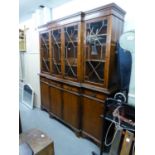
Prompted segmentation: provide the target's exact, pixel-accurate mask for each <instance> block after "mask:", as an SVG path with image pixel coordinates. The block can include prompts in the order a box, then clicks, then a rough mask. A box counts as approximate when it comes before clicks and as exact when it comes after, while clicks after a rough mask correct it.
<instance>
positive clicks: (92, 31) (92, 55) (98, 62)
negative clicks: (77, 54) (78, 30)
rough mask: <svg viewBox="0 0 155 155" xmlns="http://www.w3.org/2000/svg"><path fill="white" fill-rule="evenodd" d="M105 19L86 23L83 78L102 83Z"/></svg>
mask: <svg viewBox="0 0 155 155" xmlns="http://www.w3.org/2000/svg"><path fill="white" fill-rule="evenodd" d="M106 41H107V20H103V21H97V22H92V23H87V24H86V47H85V58H86V60H85V80H87V81H91V82H96V83H103V81H104V62H105V53H106Z"/></svg>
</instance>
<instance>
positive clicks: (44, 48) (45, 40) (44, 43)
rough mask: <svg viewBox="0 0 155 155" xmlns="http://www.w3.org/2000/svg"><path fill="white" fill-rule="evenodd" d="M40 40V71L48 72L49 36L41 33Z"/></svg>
mask: <svg viewBox="0 0 155 155" xmlns="http://www.w3.org/2000/svg"><path fill="white" fill-rule="evenodd" d="M40 38H41V53H42V71H44V72H50V69H49V68H50V67H49V65H50V64H49V34H48V32H47V33H43V34H41V35H40Z"/></svg>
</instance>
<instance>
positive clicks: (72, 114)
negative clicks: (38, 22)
mask: <svg viewBox="0 0 155 155" xmlns="http://www.w3.org/2000/svg"><path fill="white" fill-rule="evenodd" d="M124 15H125V11H124V10H123V9H121V8H120V7H119V6H117V5H116V4H114V3H111V4H108V5H105V6H102V7H99V8H96V9H93V10H90V11H86V12H79V13H76V14H73V15H70V16H67V17H64V18H61V19H58V20H55V21H51V22H49V23H47V24H46V25H43V26H41V27H39V30H40V31H39V34H40V62H41V70H40V88H41V108H42V109H44V110H46V111H47V112H48V113H49V115H50V116H51V117H54V118H56V119H57V120H59V121H61V122H62V123H64V124H65V125H66V126H68V127H70V128H71V129H72V130H73V131H75V133H76V134H77V135H78V136H82V137H87V138H89V139H91V140H93V141H94V142H96V143H97V144H100V142H101V135H102V132H101V131H102V127H103V126H102V123H104V122H102V121H103V120H102V118H101V114H103V112H104V101H105V99H106V98H107V97H109V96H111V95H113V94H114V93H115V92H116V90H117V80H116V79H117V78H116V74H115V73H116V67H117V64H116V42H117V41H118V39H119V36H120V35H121V33H122V31H123V22H124Z"/></svg>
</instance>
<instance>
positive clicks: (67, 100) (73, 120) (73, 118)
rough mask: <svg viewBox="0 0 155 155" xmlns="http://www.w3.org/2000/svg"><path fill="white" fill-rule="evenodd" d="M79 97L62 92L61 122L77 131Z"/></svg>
mask: <svg viewBox="0 0 155 155" xmlns="http://www.w3.org/2000/svg"><path fill="white" fill-rule="evenodd" d="M79 119H80V115H79V96H77V95H75V94H71V93H69V92H65V91H64V92H63V120H64V121H65V122H66V123H67V124H69V125H71V127H74V128H76V129H79Z"/></svg>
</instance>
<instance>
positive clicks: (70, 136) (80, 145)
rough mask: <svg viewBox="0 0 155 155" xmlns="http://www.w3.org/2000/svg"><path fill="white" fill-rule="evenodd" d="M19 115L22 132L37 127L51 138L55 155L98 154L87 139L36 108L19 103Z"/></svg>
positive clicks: (97, 149) (97, 148) (97, 150)
mask: <svg viewBox="0 0 155 155" xmlns="http://www.w3.org/2000/svg"><path fill="white" fill-rule="evenodd" d="M20 116H21V122H22V130H23V132H24V131H26V130H28V129H30V128H38V129H40V130H42V131H43V132H45V133H46V134H47V135H48V136H50V137H51V139H53V141H54V149H55V155H92V151H94V152H96V153H97V155H99V147H98V146H96V145H95V144H94V143H92V142H90V141H89V140H87V139H84V138H78V137H77V136H76V135H75V134H74V132H73V131H71V130H70V129H68V128H67V127H65V126H64V125H63V124H61V123H60V122H58V121H57V120H55V119H51V118H49V115H48V113H46V112H44V111H41V110H40V109H38V108H35V109H33V110H31V109H29V108H27V107H26V106H25V105H23V104H20ZM104 155H107V154H104Z"/></svg>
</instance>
